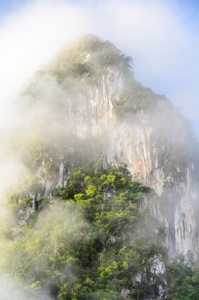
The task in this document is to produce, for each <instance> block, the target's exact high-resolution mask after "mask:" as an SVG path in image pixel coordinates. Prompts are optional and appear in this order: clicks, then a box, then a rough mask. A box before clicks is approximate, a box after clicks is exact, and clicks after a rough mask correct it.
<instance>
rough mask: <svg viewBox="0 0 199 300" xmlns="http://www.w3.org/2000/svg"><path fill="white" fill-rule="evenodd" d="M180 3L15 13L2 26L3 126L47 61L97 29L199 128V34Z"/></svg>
mask: <svg viewBox="0 0 199 300" xmlns="http://www.w3.org/2000/svg"><path fill="white" fill-rule="evenodd" d="M179 3H180V2H177V1H164V0H162V1H159V0H158V1H157V0H148V1H146V0H143V1H138V0H134V1H130V0H124V1H121V0H116V1H113V0H109V1H95V3H94V4H95V5H94V4H93V2H92V1H83V2H82V1H64V0H57V1H55V0H49V1H46V0H43V1H42V0H40V1H30V2H27V3H26V5H24V6H22V7H21V8H20V9H18V10H17V11H16V12H15V13H14V12H12V14H10V15H9V16H8V17H7V18H4V20H3V22H1V24H0V44H1V49H0V66H1V68H0V78H1V81H0V99H1V112H0V119H1V120H3V122H1V126H3V125H2V123H4V124H5V123H6V122H7V119H9V111H10V106H9V105H8V104H10V103H12V102H13V99H15V98H16V95H17V93H18V91H19V90H20V89H21V88H22V86H23V84H24V83H25V82H26V81H27V80H28V79H29V78H31V76H32V75H33V73H34V72H36V71H37V70H38V69H39V68H40V67H41V65H42V64H45V63H47V62H48V61H49V60H50V58H51V57H52V56H53V55H54V54H55V53H56V52H57V51H58V50H59V49H60V47H62V46H63V45H64V44H67V43H69V42H70V41H71V40H72V39H74V38H75V37H77V36H79V35H82V34H85V33H96V34H97V35H99V36H100V37H101V38H103V39H109V40H110V41H112V42H113V43H114V44H116V46H117V47H118V48H120V49H121V50H122V51H123V52H125V53H126V54H127V55H130V56H132V57H133V58H134V69H135V75H136V78H137V79H138V80H140V81H141V82H142V83H143V84H144V85H147V86H149V87H151V88H152V89H153V90H155V91H157V92H159V93H161V94H165V95H166V96H168V97H169V98H170V99H171V100H172V101H173V102H174V103H175V104H176V105H179V106H180V105H181V106H183V107H184V113H185V115H187V116H188V117H189V118H190V119H191V120H192V121H193V122H194V125H195V128H196V130H197V128H199V123H198V121H197V107H198V104H197V99H198V97H199V91H198V87H197V85H198V84H197V81H198V78H199V68H198V52H199V51H198V50H199V36H198V34H197V30H194V28H196V27H197V24H196V23H195V24H193V22H192V23H190V22H191V14H192V11H191V10H186V12H184V11H183V10H182V8H181V6H180V4H179ZM5 111H6V113H5ZM9 122H10V120H9ZM198 132H199V129H198Z"/></svg>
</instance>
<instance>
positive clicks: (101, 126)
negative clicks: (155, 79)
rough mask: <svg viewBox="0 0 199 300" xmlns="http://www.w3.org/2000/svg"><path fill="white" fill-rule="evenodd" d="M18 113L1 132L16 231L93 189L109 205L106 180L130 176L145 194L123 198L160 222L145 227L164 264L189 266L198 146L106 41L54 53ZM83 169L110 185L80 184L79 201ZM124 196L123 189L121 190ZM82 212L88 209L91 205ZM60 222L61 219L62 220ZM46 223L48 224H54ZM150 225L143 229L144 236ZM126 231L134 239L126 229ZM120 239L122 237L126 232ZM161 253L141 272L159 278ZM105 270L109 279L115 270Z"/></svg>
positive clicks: (88, 40)
mask: <svg viewBox="0 0 199 300" xmlns="http://www.w3.org/2000/svg"><path fill="white" fill-rule="evenodd" d="M18 106H19V110H20V114H21V118H22V122H21V123H20V125H18V127H16V128H15V129H13V131H12V132H11V133H10V135H9V141H8V143H7V144H6V147H7V148H6V149H7V150H6V152H8V153H9V154H10V156H11V157H12V159H13V160H14V161H18V162H20V164H21V165H23V171H22V172H21V174H20V176H19V177H18V183H17V187H16V185H15V186H13V187H11V188H10V191H9V195H8V199H9V200H8V202H9V206H10V207H12V208H13V209H15V210H16V211H17V219H18V220H19V221H18V225H17V227H16V230H17V231H18V232H21V229H20V227H21V226H22V224H26V223H27V222H30V220H31V218H33V216H34V215H35V214H36V213H37V212H38V214H41V213H42V211H41V212H40V210H41V208H42V207H46V206H48V205H50V204H48V203H49V202H52V203H53V201H54V200H55V198H56V197H58V198H62V199H69V198H70V197H73V198H74V197H75V196H74V195H83V196H76V198H77V197H80V198H78V199H79V201H80V200H86V199H87V200H88V198H84V197H88V193H90V194H89V195H95V192H94V190H99V193H101V192H102V191H103V193H104V196H105V197H106V198H107V199H110V203H112V202H111V201H112V200H111V199H113V196H114V195H115V196H116V195H119V194H117V193H118V192H117V189H121V186H120V185H118V184H117V183H116V181H114V180H116V179H115V178H119V179H118V180H122V178H123V180H124V181H125V180H127V181H128V180H129V179H128V178H130V176H132V180H133V182H140V183H141V184H142V185H143V186H147V187H149V188H150V189H149V188H148V189H147V188H141V187H140V186H139V187H140V188H141V189H140V190H139V189H138V187H137V186H136V188H137V190H136V193H144V194H143V195H142V197H141V196H140V197H138V196H136V197H137V198H136V197H135V196H134V198H132V199H135V198H136V199H138V201H137V200H136V201H137V207H138V209H139V213H140V214H141V215H142V214H144V213H145V212H146V211H147V210H148V211H150V214H151V217H149V219H150V218H153V217H154V218H156V219H157V220H159V223H158V224H159V225H158V226H155V225H154V226H155V227H154V229H151V231H152V232H154V233H155V232H160V231H161V230H163V231H164V241H163V242H161V243H160V244H161V245H162V246H161V247H163V246H164V247H165V249H167V251H168V256H167V258H166V260H167V261H169V262H171V260H172V258H174V257H178V256H179V255H186V254H187V253H188V252H189V251H191V252H192V253H193V255H194V257H195V259H196V258H198V255H199V246H198V245H199V243H198V242H199V241H198V234H199V223H198V222H199V221H198V220H199V218H198V212H199V211H198V198H199V192H198V191H199V190H198V182H199V180H198V179H199V174H198V171H199V160H198V155H197V151H198V144H197V141H196V140H195V138H194V135H193V132H192V129H191V125H190V123H189V121H188V120H187V119H186V118H185V117H184V116H183V115H182V114H181V112H180V111H179V109H177V108H175V107H174V106H173V105H172V103H171V102H170V101H169V100H168V99H166V97H165V96H164V95H158V94H155V93H154V92H153V91H152V90H151V89H149V88H146V87H143V86H142V85H141V83H139V82H137V81H136V80H135V77H134V74H133V71H132V60H131V58H130V57H126V56H125V55H124V54H123V53H121V51H119V50H118V49H117V48H116V47H115V46H114V45H113V44H111V43H110V42H108V41H103V40H100V39H99V38H98V37H96V36H93V35H87V36H85V37H83V38H82V39H80V40H79V41H78V42H76V44H74V45H73V46H71V48H70V49H64V50H62V51H61V52H60V54H59V55H58V56H57V57H56V58H55V59H54V60H53V61H52V62H51V63H49V65H47V66H45V67H44V68H43V69H42V70H41V71H39V72H38V73H37V74H36V75H35V77H34V78H33V80H32V82H31V83H30V84H29V85H28V86H27V87H26V88H25V89H24V91H23V93H22V94H21V96H20V100H19V103H18ZM110 168H112V169H111V170H112V171H110ZM90 170H92V172H93V173H92V174H95V175H92V176H93V178H95V176H97V175H96V174H100V175H99V176H107V177H106V180H109V183H107V181H103V184H102V183H101V186H100V188H99V186H98V185H97V184H95V185H94V184H93V182H94V181H95V182H96V180H97V179H95V180H94V179H93V182H92V184H91V183H90V185H87V188H89V186H90V188H91V186H92V185H93V186H94V187H93V189H94V190H93V192H92V191H90V192H88V190H87V192H86V190H85V186H84V184H85V181H84V180H85V178H86V177H85V176H86V175H87V176H91V175H88V174H90V173H89V172H90ZM118 170H119V171H118ZM74 171H75V172H76V173H74ZM78 172H80V173H78ZM103 172H105V175H103ZM74 174H76V175H74ZM78 174H79V175H78ZM81 174H84V175H81ZM125 174H127V175H125ZM75 176H76V177H75ZM78 176H80V177H79V179H78V180H79V181H78V180H77V178H78ZM81 176H83V177H81ZM108 176H109V177H108ZM110 176H116V177H114V179H113V177H110ZM117 176H119V177H117ZM82 178H83V179H82ZM100 178H101V177H100ZM104 178H105V177H104ZM111 178H112V180H113V181H112V183H111ZM125 178H126V179H125ZM71 180H74V182H75V183H74V186H73V185H71V182H72V181H71ZM75 180H77V181H75ZM88 180H90V179H88ZM78 182H79V183H78ZM105 182H106V183H105ZM125 182H126V181H125ZM75 184H76V185H77V186H76V185H75ZM78 184H79V186H78ZM102 186H103V187H102ZM105 187H107V189H105ZM123 188H124V186H123ZM125 189H126V191H127V190H128V189H127V186H126V187H125ZM129 189H130V190H131V189H132V186H131V187H129ZM143 189H144V190H143ZM146 189H147V190H146ZM145 192H146V193H145ZM92 193H93V194H92ZM129 193H130V192H129ZM133 193H134V194H135V189H134V190H133ZM85 195H87V196H85ZM100 195H101V194H100ZM120 195H121V193H120ZM129 195H130V194H128V197H129V199H131V197H130V196H129ZM140 195H141V194H140ZM115 196H114V197H115ZM90 197H92V196H90ZM93 197H94V196H93ZM128 197H127V198H128ZM76 198H74V199H76ZM95 199H96V198H95ZM114 199H115V198H114ZM123 199H124V198H123ZM115 201H116V200H115ZM129 201H130V200H129ZM132 201H135V200H132ZM115 203H117V202H115ZM44 204H45V205H44ZM95 205H96V204H95ZM110 205H112V204H110ZM113 205H114V204H113ZM118 205H119V204H118ZM111 207H112V206H111ZM113 207H114V206H113ZM90 209H91V210H92V209H94V208H93V207H92V205H91V206H90ZM104 209H105V208H104ZM111 209H113V211H114V210H115V209H116V208H111ZM109 212H110V211H109ZM111 212H112V210H111ZM120 212H121V211H117V214H119V213H120ZM101 213H102V212H101ZM59 214H60V218H61V219H62V218H63V217H61V216H62V214H61V211H60V212H59ZM50 218H51V219H50V221H49V222H52V218H53V215H52V217H50ZM136 218H137V215H136ZM33 219H34V218H33ZM153 220H155V219H153ZM95 222H97V219H95ZM148 222H152V223H153V222H154V221H152V219H151V221H150V220H148ZM157 222H158V221H157ZM77 223H78V222H77ZM152 223H151V224H149V223H148V225H147V226H149V228H151V226H152ZM19 224H20V225H19ZM63 224H65V223H64V221H63ZM115 224H118V223H117V222H116V223H115ZM125 224H126V223H125ZM140 224H142V223H140ZM160 224H161V225H160ZM78 226H80V225H78ZM84 226H85V225H84ZM115 226H116V225H115ZM117 226H119V225H117ZM125 226H126V225H124V227H125ZM131 226H132V232H133V230H134V227H133V226H134V225H131ZM140 228H142V225H140ZM155 228H156V229H155ZM157 228H158V229H157ZM78 230H79V229H78ZM109 230H110V229H109ZM118 230H119V227H118ZM126 230H127V231H128V232H130V231H129V230H130V227H129V225H128V227H127V229H126ZM136 230H137V229H136ZM138 231H139V230H138ZM140 231H141V229H140ZM141 232H142V231H141ZM143 232H145V231H143ZM7 234H8V233H7ZM104 234H105V233H104ZM118 234H119V233H118ZM145 234H146V233H145ZM113 236H114V235H113ZM109 238H110V237H109ZM145 238H146V235H145ZM38 239H41V237H39V238H38ZM112 239H114V237H112ZM150 243H151V241H150ZM160 244H159V245H160ZM57 247H58V248H59V247H60V246H59V245H58V246H57ZM125 247H126V246H125ZM140 247H141V246H140ZM161 247H160V248H159V250H157V251H155V252H154V253H153V254H150V255H149V257H148V260H147V263H149V260H150V259H151V261H152V260H153V259H154V262H153V264H154V266H155V269H153V272H152V269H151V267H150V268H149V270H150V274H152V273H154V274H157V273H158V274H162V273H163V272H164V270H165V257H166V256H165V252H164V251H165V250H163V248H161ZM58 248H57V249H58ZM105 248H106V247H105ZM57 251H58V250H57ZM103 251H105V250H103ZM103 251H102V249H101V250H100V253H103ZM129 251H130V250H129ZM134 251H138V250H135V249H134ZM140 251H141V250H140ZM132 259H133V258H132ZM90 260H92V259H91V258H90ZM111 268H112V270H113V269H114V265H113V266H112V267H111ZM115 268H116V266H115ZM144 268H146V266H144V267H143V269H142V271H140V273H136V276H137V277H136V278H137V279H136V280H137V282H142V283H143V282H144V281H143V280H141V279H140V280H139V279H138V277H139V276H141V275H140V274H143V272H144V271H143V270H145V269H144ZM109 271H110V270H109ZM104 272H105V271H104ZM134 272H135V271H134ZM103 276H105V275H103ZM107 276H108V275H107ZM150 276H152V275H150ZM153 276H154V275H153ZM153 276H152V277H150V278H151V279H148V281H145V284H146V283H147V284H148V285H150V287H151V286H152V285H153V284H155V283H156V286H157V285H158V284H157V281H155V279H154V277H153ZM70 280H72V279H70ZM38 282H40V281H39V280H38ZM149 282H150V284H149ZM88 284H89V283H88ZM164 284H165V283H164V280H163V281H161V282H160V283H159V289H163V290H164V288H163V286H164ZM160 287H161V288H160ZM139 288H141V287H139ZM144 289H145V287H144V286H143V290H144ZM129 291H130V287H128V289H126V290H125V289H123V292H121V293H120V297H121V298H117V297H119V296H114V297H116V298H114V297H113V298H110V299H124V298H127V296H125V295H127V294H128V293H129ZM122 293H123V294H122ZM148 293H149V292H148ZM150 293H151V294H150V295H151V297H152V295H155V292H154V291H153V293H152V292H151V291H150ZM158 293H159V294H160V291H159V292H157V294H158ZM60 295H61V294H60ZM96 295H97V294H96ZM96 295H95V296H92V297H96V298H92V297H91V298H85V299H106V298H103V297H107V295H103V296H102V295H101V296H96ZM121 295H123V296H121ZM136 295H137V294H136ZM140 295H142V296H140V297H143V298H140V299H150V298H146V293H145V294H140ZM131 296H132V295H131ZM64 297H65V298H64ZM72 297H73V298H72ZM74 297H75V296H74V295H73V296H71V295H70V296H69V298H67V296H63V298H61V296H60V298H59V299H80V298H74ZM82 297H83V296H82ZM97 297H98V298H97ZM100 297H101V298H100ZM132 297H133V296H132ZM144 297H145V298H144ZM162 297H163V292H162ZM5 299H6V298H5ZM38 299H39V298H38ZM53 299H58V298H53ZM82 299H84V298H82ZM107 299H109V298H107ZM128 299H134V298H128ZM168 299H170V298H168ZM171 299H172V298H171ZM173 299H174V298H173ZM176 299H177V298H176ZM179 299H180V298H179Z"/></svg>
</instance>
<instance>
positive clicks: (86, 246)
mask: <svg viewBox="0 0 199 300" xmlns="http://www.w3.org/2000/svg"><path fill="white" fill-rule="evenodd" d="M148 192H149V188H147V187H143V186H142V185H141V184H140V183H138V182H134V181H131V180H130V174H129V172H128V170H127V169H126V167H125V166H122V167H119V168H118V169H117V168H110V169H109V170H107V171H94V170H90V171H86V172H83V171H81V170H76V171H75V172H74V173H73V175H72V177H71V179H70V182H69V184H68V186H67V187H66V188H64V187H59V188H57V189H55V190H54V193H53V194H54V197H55V200H54V202H53V203H51V204H45V203H47V202H46V201H45V202H43V200H44V199H41V201H40V210H39V213H38V212H37V213H35V214H34V215H33V216H32V220H31V221H29V224H26V225H24V226H23V228H22V231H21V233H19V234H18V235H17V236H16V238H15V239H14V240H12V239H11V240H10V241H8V242H7V247H6V253H5V251H4V250H5V248H4V247H5V245H3V249H2V246H1V260H0V261H1V269H2V268H3V270H4V272H5V273H6V275H5V276H11V278H12V280H11V283H10V284H11V286H12V285H13V286H14V287H12V288H14V290H15V293H16V295H17V292H19V291H18V286H17V284H18V283H17V280H20V281H21V282H22V283H23V284H24V286H25V290H26V296H27V299H43V298H42V295H43V293H44V291H45V293H47V294H48V295H50V296H51V297H52V299H124V294H125V295H126V296H127V298H128V299H137V298H139V297H140V298H141V297H142V296H143V295H151V296H153V297H154V296H156V295H158V293H159V285H160V284H163V281H162V278H161V275H158V274H154V271H153V268H154V262H153V260H154V259H155V258H156V257H159V256H160V257H166V249H165V248H164V246H163V245H162V241H163V239H164V232H163V231H162V226H161V225H160V224H159V222H158V221H157V220H155V219H154V218H153V217H152V216H151V215H150V214H149V213H147V212H145V213H143V214H140V213H139V212H138V209H137V203H138V202H139V201H140V200H141V198H142V197H144V196H145V195H146V194H147V193H148ZM56 199H59V200H56ZM26 200H27V199H26ZM23 205H27V206H29V201H23ZM149 224H150V225H149ZM7 293H8V294H9V293H10V292H9V290H8V291H7ZM126 296H125V297H126ZM6 297H7V294H6V291H5V293H4V296H3V298H1V299H7V298H6Z"/></svg>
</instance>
